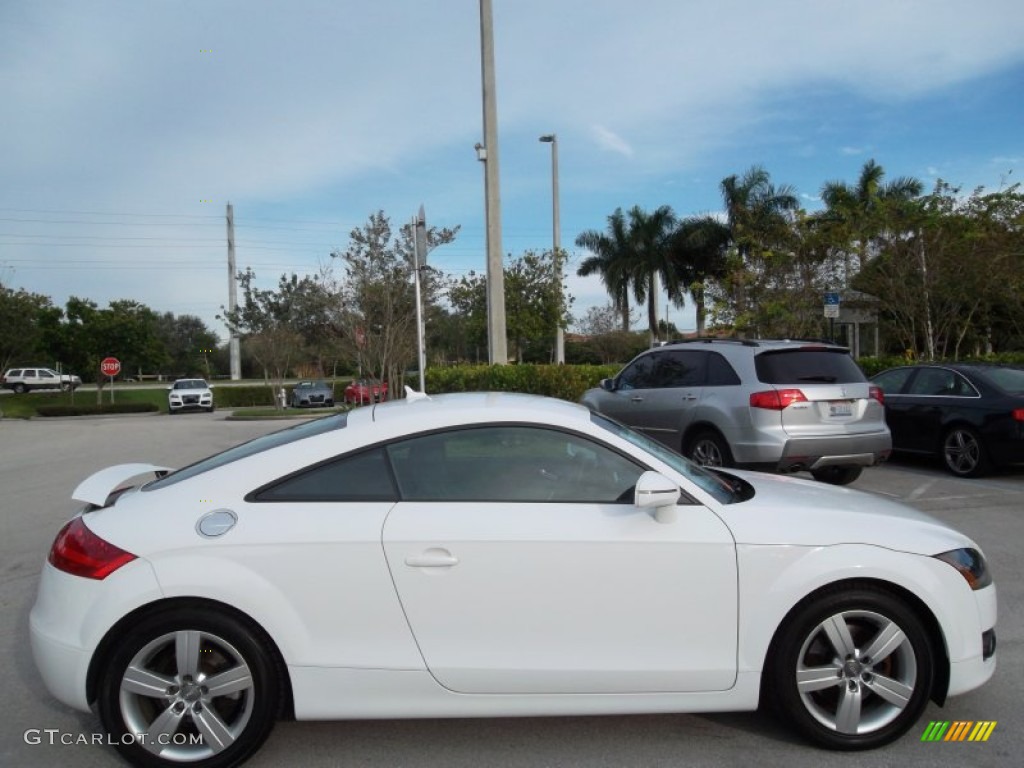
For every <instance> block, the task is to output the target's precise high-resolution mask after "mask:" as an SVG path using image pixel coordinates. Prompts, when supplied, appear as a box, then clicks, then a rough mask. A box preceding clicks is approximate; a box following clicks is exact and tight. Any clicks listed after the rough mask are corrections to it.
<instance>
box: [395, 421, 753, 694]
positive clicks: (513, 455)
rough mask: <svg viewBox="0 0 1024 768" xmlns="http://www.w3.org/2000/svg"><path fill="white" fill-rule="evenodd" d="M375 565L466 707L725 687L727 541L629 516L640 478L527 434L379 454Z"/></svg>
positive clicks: (728, 668) (699, 528) (700, 527)
mask: <svg viewBox="0 0 1024 768" xmlns="http://www.w3.org/2000/svg"><path fill="white" fill-rule="evenodd" d="M388 451H389V455H390V457H391V460H392V466H393V468H394V471H395V475H396V477H397V480H398V484H399V487H400V491H401V501H400V502H399V503H398V504H397V505H396V506H395V507H394V508H393V509H392V511H391V513H390V514H389V515H388V518H387V521H386V523H385V526H384V533H383V541H384V552H385V555H386V557H387V562H388V566H389V567H390V569H391V574H392V577H393V579H394V583H395V588H396V589H397V590H398V596H399V599H400V600H401V603H402V607H403V609H404V610H405V614H406V616H407V617H408V620H409V624H410V626H411V628H412V631H413V634H414V635H415V638H416V642H417V644H418V646H419V648H420V650H421V652H422V654H423V658H424V660H425V662H426V664H427V667H428V668H429V669H430V672H431V674H433V676H434V677H435V678H436V679H437V681H438V682H439V683H440V684H441V685H443V686H445V687H446V688H449V689H451V690H453V691H458V692H464V693H478V694H501V693H506V694H510V693H520V694H573V693H640V692H656V691H715V690H724V689H727V688H729V687H731V686H732V685H733V684H734V682H735V677H736V632H737V623H736V622H737V618H736V617H737V613H736V611H737V580H736V560H735V549H734V545H733V541H732V538H731V535H730V533H729V531H728V529H727V528H726V527H725V525H724V524H723V523H722V522H721V520H719V518H718V517H717V516H716V515H715V514H713V513H712V512H711V511H710V510H709V509H707V508H705V507H703V506H701V505H699V504H696V503H693V504H690V505H688V506H686V507H685V509H684V511H683V513H682V514H680V516H679V518H680V519H679V521H678V523H668V524H663V523H659V522H657V521H655V519H654V517H653V516H652V515H651V514H650V513H649V512H647V511H644V510H641V509H639V508H637V507H636V506H634V504H633V503H632V496H633V486H634V485H635V483H636V480H637V478H638V477H639V476H640V474H641V473H642V472H643V471H644V470H645V467H644V466H642V465H641V464H639V463H638V462H637V461H635V460H633V459H631V458H629V457H627V456H624V455H623V454H621V453H619V452H617V451H616V450H614V449H612V448H610V447H609V446H607V445H605V444H603V443H599V442H597V441H594V440H592V439H590V438H587V437H584V436H581V435H578V434H575V433H568V432H564V431H560V430H558V429H555V428H547V427H539V426H513V425H495V426H486V427H478V428H464V429H453V430H449V431H445V432H440V433H434V434H431V435H425V436H421V437H417V438H413V439H410V440H406V441H402V442H400V443H396V444H394V445H391V446H389V448H388Z"/></svg>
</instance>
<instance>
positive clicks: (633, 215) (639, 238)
mask: <svg viewBox="0 0 1024 768" xmlns="http://www.w3.org/2000/svg"><path fill="white" fill-rule="evenodd" d="M674 226H675V214H674V213H673V212H672V209H671V208H670V207H669V206H667V205H663V206H661V207H660V208H658V209H656V210H655V211H653V212H651V213H648V212H646V211H644V210H643V209H642V208H640V207H639V206H634V207H633V208H631V209H630V210H629V213H628V218H627V216H624V215H623V213H622V209H621V208H616V209H615V213H613V214H612V215H611V216H609V217H608V229H607V232H597V231H595V230H587V231H586V232H583V233H581V234H580V235H579V237H577V238H576V245H578V246H579V247H581V248H586V249H587V250H588V251H590V252H591V253H592V254H593V255H592V256H590V257H588V258H586V259H584V261H583V263H582V264H580V267H579V269H578V270H577V274H578V275H581V276H584V277H585V276H586V275H591V274H595V273H596V274H600V275H601V279H602V281H603V282H604V285H605V288H606V289H607V290H608V293H609V294H610V295H611V297H612V301H613V302H614V303H615V306H616V307H617V308H618V309H619V311H620V312H622V328H623V330H626V331H628V330H629V294H630V291H632V294H633V297H634V298H635V299H636V301H637V302H639V303H641V304H644V303H646V304H647V322H648V328H649V330H650V340H651V343H652V344H653V343H654V341H655V340H657V338H658V294H659V292H658V279H659V278H661V280H662V281H663V283H664V285H665V290H666V291H667V293H668V296H669V298H670V299H671V300H672V301H673V302H675V304H676V305H677V306H678V305H681V304H682V300H683V294H682V291H681V290H680V283H679V278H678V275H677V272H676V270H675V266H674V262H673V259H672V255H671V248H670V244H671V234H672V231H673V228H674Z"/></svg>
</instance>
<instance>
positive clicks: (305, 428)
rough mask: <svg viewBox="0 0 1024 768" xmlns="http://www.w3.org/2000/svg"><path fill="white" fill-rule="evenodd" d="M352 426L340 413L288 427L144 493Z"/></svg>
mask: <svg viewBox="0 0 1024 768" xmlns="http://www.w3.org/2000/svg"><path fill="white" fill-rule="evenodd" d="M347 423H348V413H336V414H334V415H332V416H325V417H324V418H322V419H316V420H314V421H307V422H305V423H303V424H297V425H296V426H294V427H288V428H287V429H282V430H279V431H277V432H271V433H270V434H269V435H263V436H262V437H257V438H256V439H255V440H250V441H249V442H247V443H242V444H241V445H236V446H235V447H234V448H228V449H227V450H226V451H223V452H221V453H215V454H214V455H213V456H209V457H207V458H205V459H201V460H200V461H197V462H196V463H195V464H190V465H188V466H187V467H182V468H181V469H179V470H177V471H175V472H171V473H170V474H169V475H165V476H164V477H162V478H160V479H159V480H154V481H153V482H151V483H147V484H146V485H144V486H143V487H142V490H144V491H156V490H159V489H160V488H166V487H167V486H169V485H174V484H175V483H179V482H181V481H182V480H188V479H189V478H190V477H195V476H196V475H201V474H202V473H203V472H209V471H210V470H211V469H216V468H217V467H223V466H224V465H225V464H230V463H231V462H233V461H238V460H239V459H244V458H246V457H248V456H254V455H255V454H257V453H262V452H263V451H269V450H270V449H271V448H277V447H279V446H282V445H287V444H288V443H294V442H296V441H297V440H303V439H305V438H307V437H312V436H313V435H320V434H323V433H324V432H330V431H331V430H332V429H341V428H342V427H344V426H345V425H346V424H347Z"/></svg>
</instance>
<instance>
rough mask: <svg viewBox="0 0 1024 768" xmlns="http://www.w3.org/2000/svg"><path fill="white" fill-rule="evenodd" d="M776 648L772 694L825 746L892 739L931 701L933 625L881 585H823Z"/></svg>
mask: <svg viewBox="0 0 1024 768" xmlns="http://www.w3.org/2000/svg"><path fill="white" fill-rule="evenodd" d="M772 648H773V650H772V655H771V658H770V659H769V664H770V667H769V674H770V679H769V680H768V681H767V682H768V685H769V691H770V695H771V697H772V698H771V699H770V700H774V702H775V703H776V706H777V708H778V710H779V714H781V715H783V716H784V717H785V719H786V720H788V721H789V722H790V723H791V724H792V725H793V726H794V727H795V728H796V729H797V730H798V731H800V732H801V733H802V734H803V735H804V736H806V737H807V738H809V739H810V740H811V741H814V742H816V743H818V744H820V745H822V746H825V747H828V748H831V749H869V748H873V747H879V746H882V745H883V744H887V743H889V742H891V741H893V740H895V739H897V738H899V737H900V736H901V735H903V734H904V733H905V732H906V731H907V730H908V729H909V728H910V727H911V726H913V724H914V723H915V722H917V719H918V717H920V715H921V712H922V711H923V710H924V708H925V706H926V705H927V703H928V697H929V695H930V693H931V687H932V679H933V667H932V659H933V651H932V647H931V643H930V640H929V637H928V633H927V632H926V630H925V628H924V626H923V625H922V623H921V621H920V619H918V617H917V615H916V614H915V613H914V611H913V610H912V609H911V608H910V607H909V606H908V605H907V604H906V603H905V602H904V601H903V600H900V599H898V598H896V597H895V596H893V595H891V594H889V593H888V592H885V591H883V590H878V589H874V588H871V587H863V588H857V589H835V590H832V591H829V592H825V593H822V594H821V595H819V596H818V597H817V598H816V599H813V600H812V601H810V602H808V603H807V604H806V605H804V606H802V607H800V608H798V609H797V610H796V612H795V614H794V615H793V616H792V617H791V618H790V619H789V620H788V621H787V622H786V623H785V624H784V625H783V626H782V627H781V628H780V629H779V631H778V635H777V637H776V640H775V641H774V642H773V646H772Z"/></svg>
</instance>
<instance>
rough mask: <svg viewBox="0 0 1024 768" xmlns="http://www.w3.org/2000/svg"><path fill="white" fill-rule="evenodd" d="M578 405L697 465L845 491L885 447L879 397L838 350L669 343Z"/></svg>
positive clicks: (806, 345) (761, 343)
mask: <svg viewBox="0 0 1024 768" xmlns="http://www.w3.org/2000/svg"><path fill="white" fill-rule="evenodd" d="M581 402H582V403H583V404H584V405H586V406H587V407H588V408H591V409H592V410H595V411H597V412H599V413H603V414H606V415H608V416H611V417H612V418H614V419H617V420H618V421H621V422H622V423H623V424H626V425H628V426H630V427H633V428H634V429H637V430H639V431H641V432H643V433H645V434H647V435H649V436H650V437H653V438H654V439H656V440H659V441H661V442H662V443H664V444H665V445H667V446H668V447H669V448H672V449H673V450H676V451H679V452H680V453H682V454H683V455H684V456H687V457H689V458H691V459H693V460H694V461H695V462H697V463H698V464H703V465H705V466H716V467H717V466H725V467H729V466H741V467H748V468H752V469H762V470H768V471H773V472H796V471H800V470H804V471H809V472H810V473H811V475H812V476H813V477H814V478H815V479H817V480H822V481H825V482H828V483H834V484H837V485H846V484H848V483H852V482H853V481H854V480H856V479H857V478H858V477H860V474H861V471H862V469H863V468H864V467H870V466H873V465H875V464H878V463H879V462H881V461H884V460H885V459H886V458H887V457H888V455H889V452H890V449H891V438H890V435H889V430H888V428H887V427H886V425H885V411H884V408H883V404H882V393H881V390H880V389H879V388H878V387H876V386H872V385H871V384H869V383H868V380H867V378H866V377H865V376H864V373H863V372H862V371H861V369H860V368H859V367H858V366H857V364H856V363H855V362H854V361H853V358H851V357H850V353H849V350H848V349H847V348H846V347H841V346H838V345H836V344H829V343H821V342H813V343H811V342H802V341H769V340H758V341H752V340H744V339H699V340H694V341H688V342H678V343H673V344H667V345H665V346H661V347H658V348H656V349H650V350H647V351H646V352H644V353H642V354H640V355H639V356H637V357H636V358H635V359H634V360H633V361H632V362H630V363H629V364H628V365H627V366H626V367H625V368H624V369H623V370H622V371H621V372H620V373H619V375H618V376H616V377H615V378H612V379H605V380H603V381H602V382H601V386H600V387H599V388H597V389H591V390H588V391H587V392H586V393H584V395H583V397H582V398H581Z"/></svg>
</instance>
